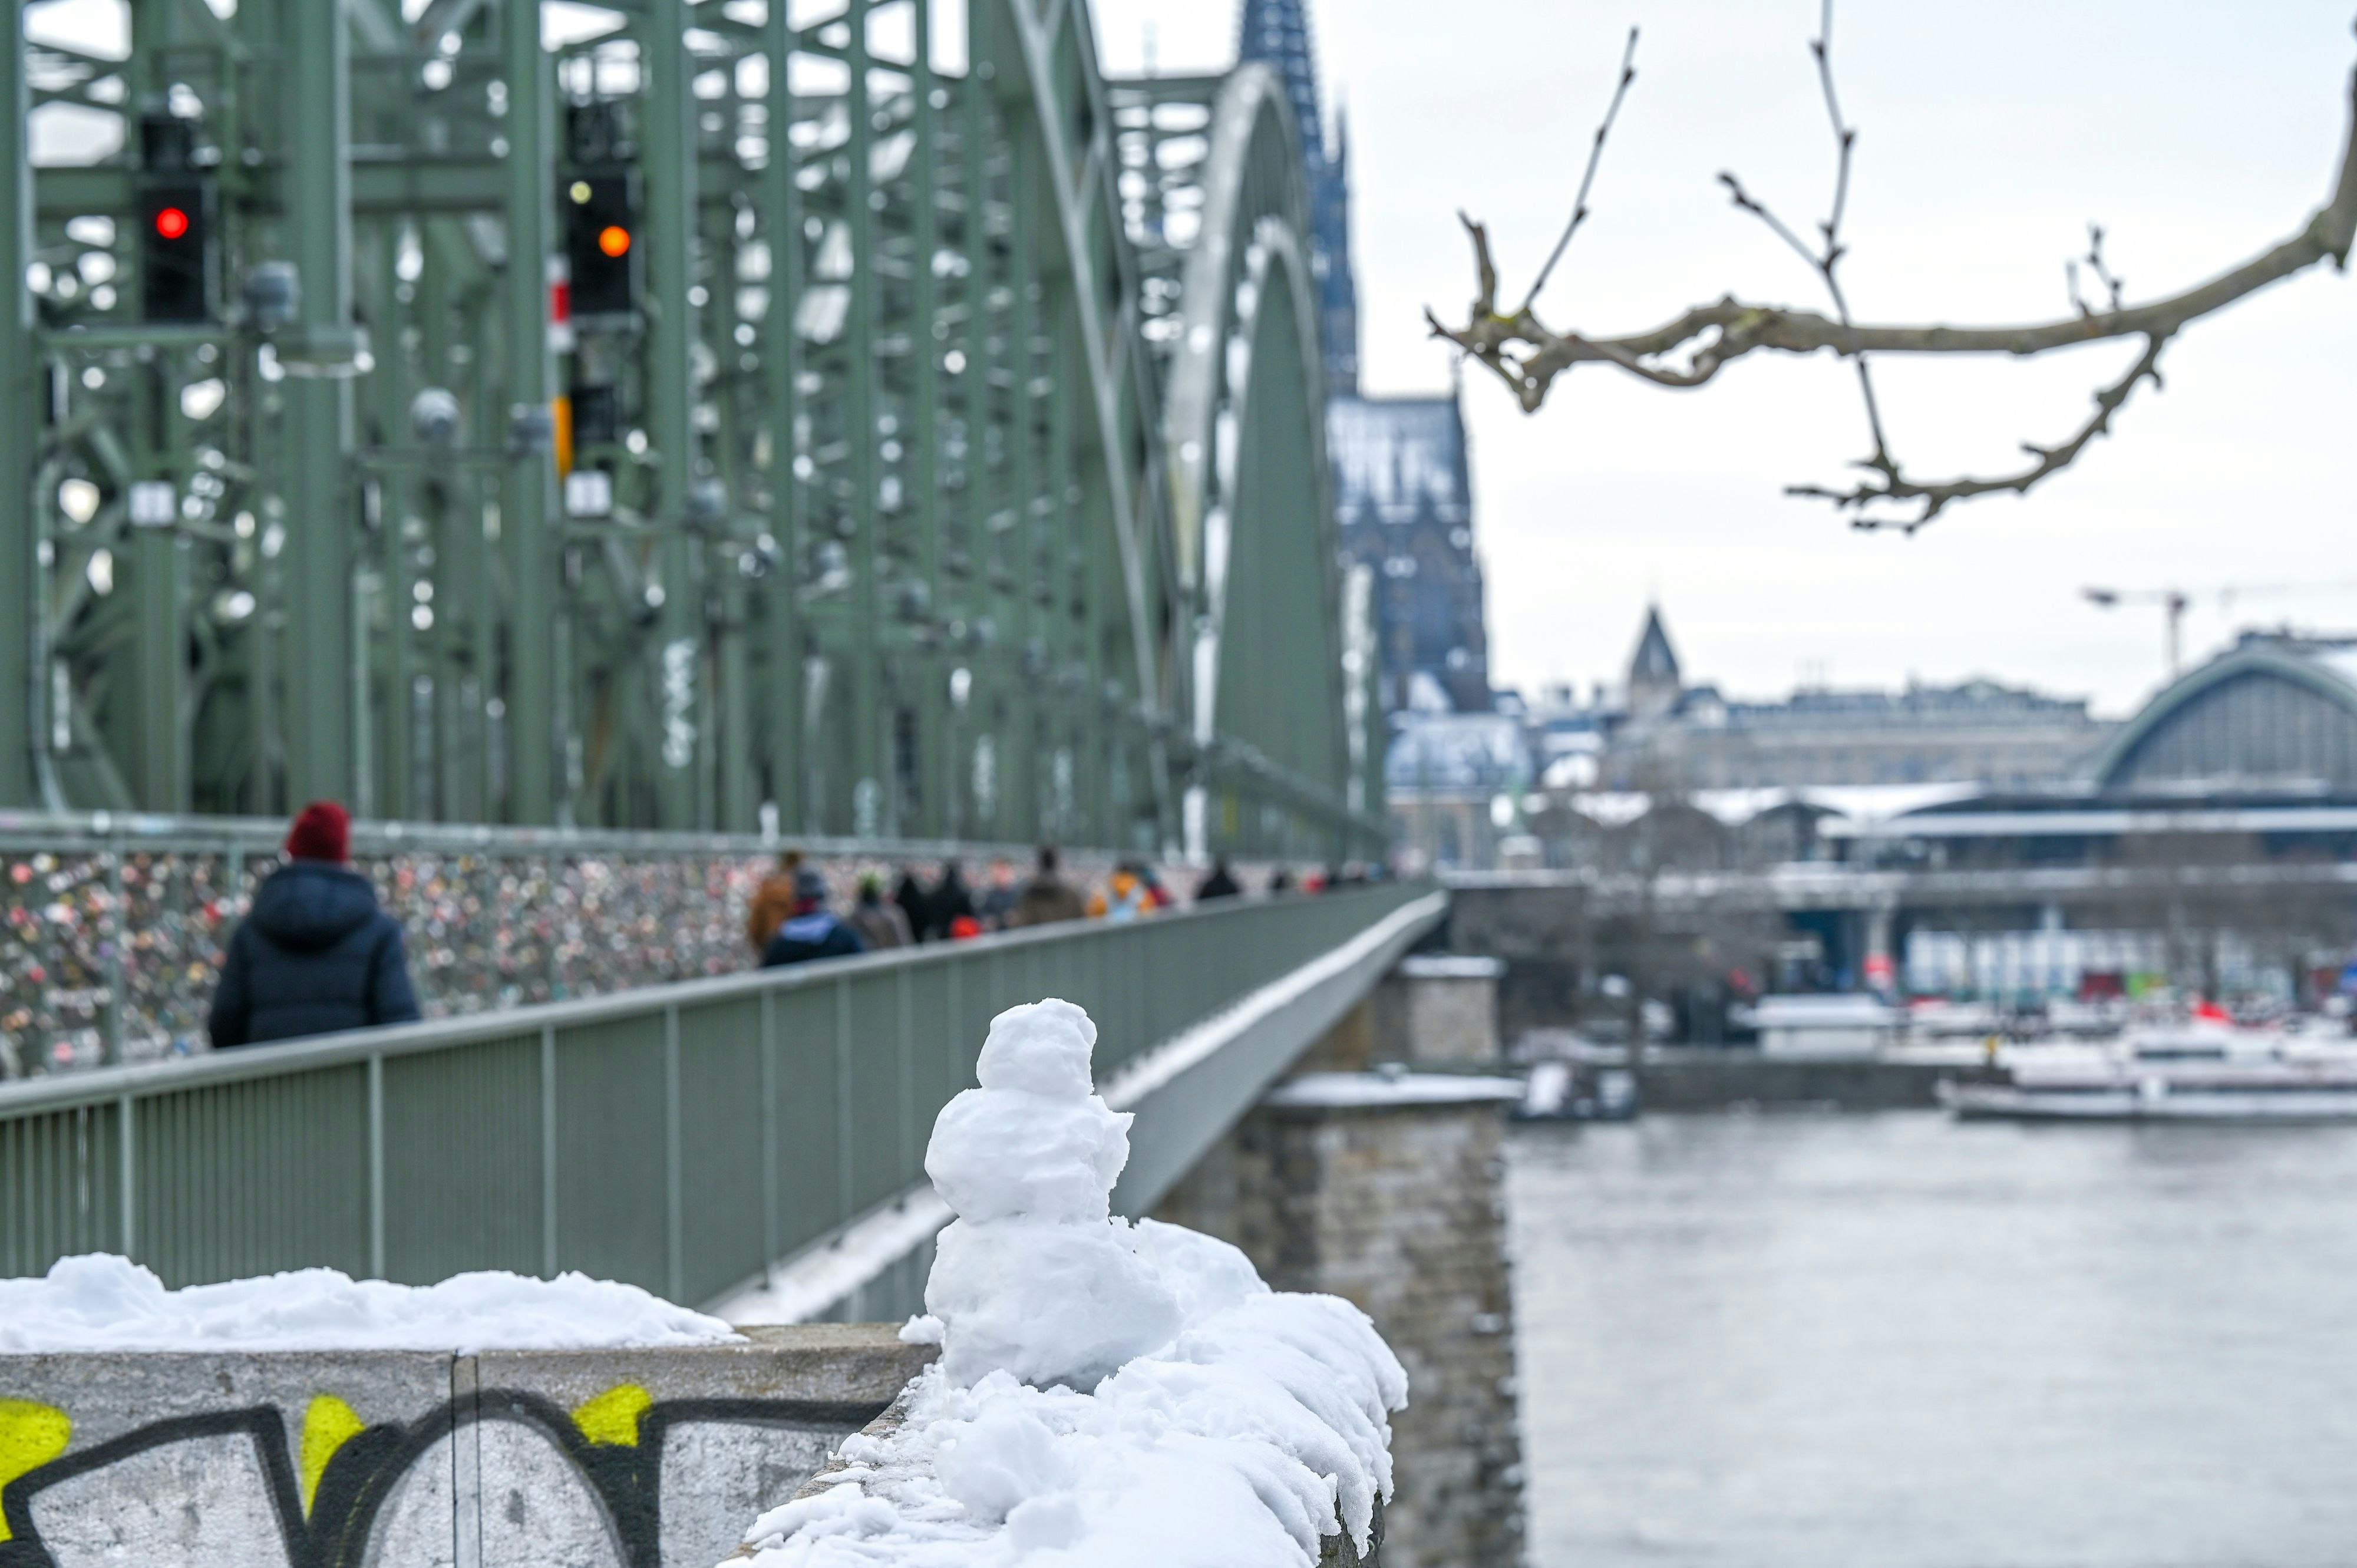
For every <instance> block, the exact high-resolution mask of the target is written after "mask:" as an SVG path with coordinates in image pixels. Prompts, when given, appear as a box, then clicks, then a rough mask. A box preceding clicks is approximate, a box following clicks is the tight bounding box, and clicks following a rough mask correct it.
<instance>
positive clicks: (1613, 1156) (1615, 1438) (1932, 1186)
mask: <svg viewBox="0 0 2357 1568" xmlns="http://www.w3.org/2000/svg"><path fill="white" fill-rule="evenodd" d="M1509 1179H1510V1183H1511V1193H1512V1236H1513V1242H1514V1250H1515V1270H1516V1275H1515V1303H1516V1312H1517V1314H1518V1318H1519V1322H1518V1330H1517V1332H1518V1335H1519V1339H1518V1351H1519V1356H1520V1367H1519V1377H1520V1380H1521V1388H1522V1397H1523V1431H1524V1455H1523V1458H1524V1473H1525V1476H1526V1487H1527V1497H1528V1499H1529V1505H1530V1526H1531V1533H1530V1544H1531V1553H1530V1560H1531V1564H1532V1568H1620V1565H1623V1564H1643V1565H1645V1568H1685V1565H1688V1564H1694V1565H1697V1568H1702V1565H1708V1568H1716V1565H1718V1564H1727V1565H1729V1568H1734V1565H1738V1564H1739V1565H1742V1568H1787V1565H1791V1568H1802V1565H1806V1568H2061V1565H2069V1568H2194V1565H2201V1568H2210V1565H2213V1564H2214V1565H2220V1568H2223V1565H2227V1564H2233V1565H2237V1568H2246V1565H2256V1568H2305V1565H2308V1564H2331V1565H2333V1568H2344V1565H2346V1564H2349V1563H2352V1562H2357V1128H2348V1127H2312V1128H2284V1127H2277V1128H2265V1129H2260V1128H2199V1127H2182V1126H2179V1127H2145V1128H2138V1127H2128V1126H2090V1127H2018V1126H2012V1125H2007V1124H2002V1123H1973V1124H1957V1123H1953V1122H1950V1121H1948V1120H1947V1119H1946V1118H1945V1117H1944V1116H1942V1115H1940V1114H1938V1113H1934V1112H1888V1113H1882V1114H1874V1115H1840V1114H1834V1113H1803V1112H1792V1113H1775V1112H1770V1113H1762V1114H1755V1115H1684V1116H1679V1115H1663V1116H1653V1117H1649V1118H1647V1119H1645V1120H1644V1121H1642V1122H1638V1123H1635V1124H1630V1125H1619V1126H1591V1127H1580V1128H1575V1127H1569V1126H1544V1127H1530V1128H1525V1129H1523V1130H1522V1131H1519V1132H1518V1133H1516V1134H1515V1136H1514V1138H1513V1140H1512V1158H1511V1175H1510V1178H1509Z"/></svg>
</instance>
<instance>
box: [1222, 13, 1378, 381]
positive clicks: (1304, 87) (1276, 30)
mask: <svg viewBox="0 0 2357 1568" xmlns="http://www.w3.org/2000/svg"><path fill="white" fill-rule="evenodd" d="M1236 58H1237V59H1239V60H1262V61H1265V62H1266V63H1267V64H1268V65H1269V66H1271V67H1272V68H1274V69H1275V71H1276V73H1277V75H1278V76H1279V77H1280V78H1281V79H1283V81H1284V82H1285V95H1286V102H1289V103H1291V104H1292V105H1293V118H1294V124H1295V126H1296V128H1297V130H1298V132H1299V133H1300V137H1301V162H1302V172H1303V173H1304V174H1305V175H1307V176H1308V181H1309V209H1310V210H1309V220H1310V236H1309V239H1310V265H1311V266H1312V268H1313V269H1314V270H1315V271H1316V273H1317V275H1318V291H1319V295H1320V300H1319V304H1320V307H1321V308H1320V311H1319V315H1320V316H1321V317H1322V321H1321V328H1322V330H1321V332H1320V336H1321V338H1323V340H1324V346H1325V349H1326V388H1327V392H1328V393H1329V395H1331V396H1336V397H1356V396H1357V395H1358V392H1359V283H1358V277H1357V275H1356V269H1355V268H1354V267H1353V266H1352V264H1351V188H1350V156H1351V155H1350V139H1349V132H1348V129H1347V128H1346V127H1345V126H1343V125H1342V124H1340V121H1339V119H1338V122H1337V124H1336V126H1335V134H1334V138H1333V143H1332V145H1331V148H1330V150H1329V145H1328V142H1327V137H1326V118H1325V112H1324V110H1323V109H1322V108H1321V107H1320V104H1319V98H1318V56H1317V53H1316V51H1315V50H1314V48H1312V46H1311V40H1310V37H1309V10H1308V0H1242V7H1241V9H1240V10H1239V12H1238V14H1237V19H1236Z"/></svg>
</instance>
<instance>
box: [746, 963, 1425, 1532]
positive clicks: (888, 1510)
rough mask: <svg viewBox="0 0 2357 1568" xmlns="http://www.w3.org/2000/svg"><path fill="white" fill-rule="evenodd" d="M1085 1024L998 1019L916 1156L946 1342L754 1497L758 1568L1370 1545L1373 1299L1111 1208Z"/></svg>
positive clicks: (1375, 1364) (1124, 1143)
mask: <svg viewBox="0 0 2357 1568" xmlns="http://www.w3.org/2000/svg"><path fill="white" fill-rule="evenodd" d="M1095 1041H1096V1029H1095V1026H1093V1025H1092V1023H1091V1022H1090V1021H1089V1018H1088V1015H1086V1014H1085V1013H1083V1012H1082V1010H1081V1009H1080V1008H1078V1007H1075V1006H1073V1005H1072V1004H1070V1003H1067V1002H1059V1001H1053V1000H1050V1001H1046V1002H1041V1003H1038V1004H1033V1005H1030V1006H1025V1007H1017V1008H1014V1009H1012V1010H1010V1011H1008V1012H1006V1013H1003V1014H1001V1015H999V1016H998V1017H997V1018H996V1020H994V1021H993V1023H992V1025H991V1030H990V1037H989V1040H988V1041H987V1043H986V1044H985V1046H984V1047H983V1050H982V1056H981V1060H980V1063H979V1065H978V1068H977V1071H976V1076H977V1078H978V1079H980V1083H981V1087H980V1088H978V1089H971V1090H966V1091H965V1092H964V1093H963V1094H961V1095H959V1096H958V1098H957V1099H955V1100H954V1101H951V1102H950V1104H949V1105H948V1106H947V1107H945V1108H944V1109H943V1110H942V1114H941V1117H940V1119H939V1121H938V1122H936V1123H935V1125H934V1128H933V1136H932V1142H931V1145H930V1146H929V1147H928V1149H927V1150H926V1155H925V1169H926V1172H927V1174H928V1175H930V1176H931V1177H932V1180H933V1184H934V1187H935V1188H936V1189H937V1190H938V1192H939V1193H940V1195H941V1197H942V1200H943V1201H944V1202H945V1203H946V1204H947V1205H948V1206H949V1207H950V1208H951V1209H952V1210H953V1211H955V1213H956V1214H957V1216H958V1218H957V1219H956V1221H955V1222H954V1223H952V1225H951V1226H950V1227H949V1228H948V1229H947V1230H944V1231H943V1232H942V1236H941V1240H940V1242H939V1249H938V1252H937V1255H936V1258H935V1262H934V1264H933V1270H932V1274H931V1279H930V1281H929V1282H928V1283H927V1285H926V1289H925V1305H926V1307H927V1309H928V1312H927V1316H922V1317H919V1318H916V1319H914V1320H912V1321H911V1322H910V1323H909V1326H908V1327H907V1328H905V1329H904V1330H903V1331H902V1334H903V1337H906V1338H909V1339H911V1340H917V1341H931V1342H937V1343H938V1344H939V1345H940V1347H941V1350H942V1355H941V1359H940V1360H938V1361H937V1362H935V1363H934V1364H933V1365H932V1366H931V1367H930V1368H928V1369H926V1370H925V1371H924V1372H922V1373H920V1375H919V1376H918V1377H917V1378H916V1380H914V1381H912V1382H911V1383H910V1384H909V1387H908V1389H907V1390H906V1391H905V1392H904V1393H903V1394H902V1395H901V1396H900V1398H899V1400H897V1401H896V1402H894V1403H893V1405H892V1408H891V1409H890V1410H889V1411H888V1412H886V1413H885V1414H884V1416H883V1417H881V1418H880V1419H879V1420H877V1422H875V1423H871V1424H870V1425H869V1426H868V1427H867V1428H866V1430H865V1431H863V1432H862V1433H860V1434H858V1435H856V1436H855V1437H852V1438H850V1439H849V1440H847V1441H845V1443H844V1444H842V1445H841V1447H840V1448H839V1449H838V1450H837V1451H836V1452H835V1453H834V1455H831V1457H830V1459H829V1462H828V1464H827V1466H825V1467H824V1468H823V1470H822V1471H821V1472H820V1473H819V1474H818V1476H817V1477H814V1478H813V1480H812V1481H811V1483H810V1484H809V1485H808V1486H806V1487H803V1488H802V1490H801V1491H800V1492H798V1493H797V1494H796V1495H795V1496H794V1497H793V1498H791V1499H784V1500H781V1501H780V1506H778V1507H776V1508H773V1509H770V1511H769V1512H767V1513H764V1514H762V1515H761V1516H760V1517H759V1519H758V1520H755V1521H754V1522H753V1524H752V1527H751V1529H750V1530H748V1531H747V1533H746V1541H745V1544H744V1545H743V1546H742V1547H741V1548H740V1549H739V1550H738V1552H737V1554H736V1557H737V1558H738V1559H747V1558H749V1559H750V1560H751V1562H752V1564H753V1568H834V1565H841V1568H851V1565H853V1564H858V1565H861V1568H874V1565H876V1564H883V1563H907V1564H911V1565H924V1568H949V1565H952V1564H957V1565H963V1564H990V1565H992V1568H1001V1565H1010V1564H1017V1563H1032V1562H1037V1563H1040V1564H1041V1565H1042V1568H1045V1565H1046V1564H1048V1563H1057V1564H1096V1563H1131V1562H1141V1561H1149V1560H1150V1561H1151V1562H1153V1563H1157V1564H1167V1565H1173V1568H1193V1565H1200V1568H1263V1565H1266V1568H1306V1565H1308V1564H1312V1563H1320V1562H1329V1563H1371V1562H1372V1561H1373V1555H1374V1549H1375V1538H1376V1522H1377V1518H1378V1512H1379V1509H1380V1508H1381V1505H1382V1502H1383V1499H1384V1498H1387V1497H1388V1496H1389V1495H1390V1492H1391V1452H1390V1442H1391V1427H1390V1423H1389V1419H1388V1417H1389V1414H1390V1412H1394V1411H1396V1410H1399V1409H1401V1408H1403V1407H1404V1406H1405V1404H1406V1402H1407V1379H1406V1375H1405V1373H1404V1372H1403V1371H1402V1370H1401V1369H1400V1365H1399V1362H1398V1361H1397V1360H1396V1359H1394V1357H1393V1355H1392V1353H1391V1351H1390V1349H1389V1348H1387V1347H1386V1346H1385V1345H1384V1344H1383V1340H1382V1338H1381V1337H1378V1336H1377V1335H1376V1333H1375V1331H1374V1327H1373V1326H1372V1324H1371V1323H1370V1322H1369V1321H1368V1320H1367V1317H1366V1316H1365V1315H1364V1314H1363V1313H1361V1312H1360V1311H1359V1310H1358V1309H1357V1308H1356V1307H1354V1306H1352V1305H1350V1304H1349V1303H1347V1302H1344V1301H1342V1300H1340V1298H1338V1297H1334V1296H1324V1295H1295V1294H1278V1293H1275V1292H1272V1291H1271V1290H1270V1289H1269V1288H1268V1286H1267V1285H1265V1283H1262V1281H1261V1279H1260V1277H1259V1275H1258V1274H1256V1273H1254V1271H1253V1267H1252V1265H1251V1263H1250V1262H1247V1261H1246V1260H1245V1258H1244V1256H1243V1253H1241V1252H1239V1251H1236V1249H1234V1248H1233V1247H1231V1246H1229V1245H1227V1244H1226V1243H1225V1242H1222V1241H1218V1240H1213V1239H1211V1237H1208V1236H1203V1235H1200V1234H1199V1233H1197V1232H1195V1231H1192V1230H1185V1229H1182V1228H1180V1227H1179V1226H1174V1225H1165V1224H1160V1223H1157V1222H1156V1221H1154V1220H1150V1219H1145V1220H1139V1221H1137V1222H1135V1224H1133V1223H1131V1222H1129V1221H1127V1220H1124V1219H1115V1218H1114V1217H1113V1215H1112V1212H1111V1206H1110V1201H1109V1199H1110V1195H1111V1193H1112V1191H1113V1187H1114V1181H1115V1179H1116V1178H1117V1177H1118V1176H1120V1174H1121V1170H1122V1167H1123V1165H1125V1164H1126V1163H1127V1161H1128V1157H1129V1138H1128V1129H1129V1122H1130V1120H1131V1118H1130V1116H1129V1115H1128V1114H1127V1113H1125V1112H1115V1111H1114V1110H1112V1109H1111V1108H1110V1107H1108V1106H1107V1105H1106V1104H1105V1102H1104V1101H1103V1098H1102V1097H1100V1096H1099V1095H1097V1094H1096V1093H1095V1091H1094V1087H1093V1084H1092V1079H1091V1074H1090V1065H1089V1058H1090V1052H1091V1050H1092V1047H1093V1046H1094V1044H1095Z"/></svg>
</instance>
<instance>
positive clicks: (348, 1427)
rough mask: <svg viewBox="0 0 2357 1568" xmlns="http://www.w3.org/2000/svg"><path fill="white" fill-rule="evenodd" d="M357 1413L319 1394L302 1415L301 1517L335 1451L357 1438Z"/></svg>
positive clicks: (306, 1514)
mask: <svg viewBox="0 0 2357 1568" xmlns="http://www.w3.org/2000/svg"><path fill="white" fill-rule="evenodd" d="M362 1425H363V1423H362V1422H361V1418H360V1413H359V1412H357V1411H355V1410H353V1409H352V1407H351V1406H350V1405H348V1404H346V1403H345V1402H343V1401H341V1400H339V1399H338V1398H337V1397H336V1396H335V1395H333V1394H320V1395H318V1396H317V1398H315V1399H313V1400H312V1402H311V1403H310V1405H309V1406H308V1407H307V1409H306V1410H305V1411H304V1412H303V1452H302V1456H301V1457H302V1465H303V1515H304V1517H305V1518H306V1519H307V1518H309V1517H310V1514H311V1499H312V1498H315V1497H317V1496H318V1495H319V1477H322V1476H324V1475H326V1474H327V1473H328V1460H330V1459H333V1458H334V1457H335V1456H336V1450H337V1449H339V1448H341V1447H342V1446H343V1445H344V1444H347V1443H350V1441H351V1440H352V1439H353V1438H355V1437H358V1436H359V1435H360V1434H361V1429H362Z"/></svg>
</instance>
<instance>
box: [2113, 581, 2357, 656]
mask: <svg viewBox="0 0 2357 1568" xmlns="http://www.w3.org/2000/svg"><path fill="white" fill-rule="evenodd" d="M2352 589H2357V578H2342V579H2341V580H2339V581H2336V582H2330V583H2313V582H2310V583H2229V584H2226V585H2222V586H2221V587H2216V588H2211V589H2208V590H2205V591H2204V593H2203V594H2201V595H2199V597H2214V598H2215V599H2216V600H2217V601H2218V607H2219V608H2220V609H2222V610H2231V609H2232V608H2233V605H2234V601H2236V600H2237V599H2246V598H2265V597H2269V596H2275V595H2278V594H2308V593H2323V592H2333V591H2340V592H2347V591H2349V590H2352ZM2079 596H2080V597H2081V598H2083V599H2085V600H2086V601H2087V602H2088V603H2089V604H2091V605H2093V606H2095V607H2097V608H2099V609H2107V610H2109V609H2117V608H2119V607H2121V606H2123V605H2158V606H2159V607H2161V611H2162V615H2163V619H2164V623H2165V625H2166V627H2167V632H2168V648H2169V679H2170V680H2172V681H2174V680H2176V679H2177V676H2178V672H2179V671H2180V670H2182V669H2183V668H2184V661H2183V659H2182V657H2181V655H2182V651H2183V639H2182V633H2183V628H2184V622H2185V612H2186V610H2187V609H2188V608H2189V607H2191V605H2192V603H2193V601H2194V599H2195V598H2196V597H2197V595H2195V594H2192V593H2190V592H2188V591H2187V590H2185V589H2183V588H2082V589H2080V590H2079Z"/></svg>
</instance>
